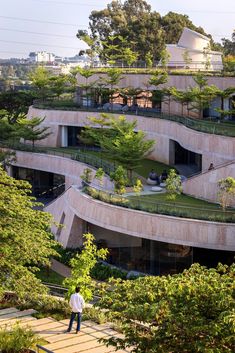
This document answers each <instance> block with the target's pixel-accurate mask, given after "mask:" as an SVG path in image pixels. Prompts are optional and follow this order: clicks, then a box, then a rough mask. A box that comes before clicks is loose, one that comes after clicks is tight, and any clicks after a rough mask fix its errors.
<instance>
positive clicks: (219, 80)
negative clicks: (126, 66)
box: [77, 73, 235, 90]
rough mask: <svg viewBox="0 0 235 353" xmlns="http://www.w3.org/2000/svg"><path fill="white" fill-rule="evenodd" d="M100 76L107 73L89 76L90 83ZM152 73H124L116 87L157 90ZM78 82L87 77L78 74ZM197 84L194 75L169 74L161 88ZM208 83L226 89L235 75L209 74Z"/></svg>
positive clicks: (80, 83) (234, 82) (231, 84)
mask: <svg viewBox="0 0 235 353" xmlns="http://www.w3.org/2000/svg"><path fill="white" fill-rule="evenodd" d="M100 78H107V75H106V74H104V73H97V74H94V75H93V76H91V77H90V78H89V81H88V82H89V84H90V83H95V82H97V81H98V80H99V79H100ZM150 78H151V75H149V74H138V75H137V74H126V73H125V74H124V75H123V76H122V79H121V80H120V82H119V83H118V84H117V85H115V87H114V88H128V87H133V88H142V89H143V90H146V87H148V90H155V89H156V87H155V86H149V83H148V81H149V79H150ZM77 83H78V86H79V85H85V84H86V79H85V78H84V77H82V76H81V75H80V74H77ZM196 85H197V84H196V83H195V81H194V79H193V76H192V75H169V76H168V81H167V83H165V84H163V85H159V87H160V88H163V87H171V86H175V87H177V88H178V89H180V90H186V89H188V88H189V87H194V86H196ZM208 85H215V86H217V87H218V88H219V89H225V88H228V87H234V86H235V77H216V76H208Z"/></svg>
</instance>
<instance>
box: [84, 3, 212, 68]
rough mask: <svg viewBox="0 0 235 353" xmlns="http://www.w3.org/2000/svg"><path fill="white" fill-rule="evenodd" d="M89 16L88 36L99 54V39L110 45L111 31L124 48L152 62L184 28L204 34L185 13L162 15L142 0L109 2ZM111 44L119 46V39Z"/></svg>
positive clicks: (176, 39) (173, 41) (174, 40)
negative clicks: (96, 45) (125, 44)
mask: <svg viewBox="0 0 235 353" xmlns="http://www.w3.org/2000/svg"><path fill="white" fill-rule="evenodd" d="M89 19H90V30H91V35H90V38H91V39H93V40H96V41H97V42H98V43H99V46H100V48H101V51H100V54H101V56H102V46H101V42H102V41H105V42H106V43H108V44H112V41H111V40H110V39H109V36H110V33H112V35H114V36H117V37H118V36H121V37H123V38H124V39H125V40H126V43H127V47H129V48H130V49H131V50H132V51H133V52H136V53H138V55H139V59H140V60H145V59H146V56H147V55H148V56H149V55H151V60H152V61H156V60H159V59H160V52H161V51H162V49H163V48H164V45H165V44H166V43H176V42H177V41H178V39H179V37H180V35H181V33H182V30H183V28H184V27H189V28H191V29H193V30H196V31H198V32H199V33H202V34H206V33H205V32H204V30H203V29H202V28H201V27H196V26H195V25H194V24H193V23H192V21H191V20H190V19H189V18H188V16H186V15H180V14H176V13H174V12H169V13H168V14H167V15H166V16H164V17H161V15H160V14H159V13H158V12H156V11H152V9H151V6H150V5H149V4H148V3H147V2H146V1H144V0H126V1H124V2H121V1H111V2H110V3H109V4H107V7H106V8H105V9H103V10H100V11H92V12H91V15H90V17H89ZM79 32H80V31H79ZM114 44H115V45H118V47H120V48H121V46H122V43H121V41H118V40H116V41H115V43H114ZM149 57H150V56H149Z"/></svg>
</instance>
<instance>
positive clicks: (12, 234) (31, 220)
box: [0, 169, 57, 297]
mask: <svg viewBox="0 0 235 353" xmlns="http://www.w3.org/2000/svg"><path fill="white" fill-rule="evenodd" d="M0 185H1V188H0V249H1V250H0V268H1V272H0V288H2V289H4V290H12V291H15V292H16V293H17V295H18V296H19V297H23V296H26V297H27V296H31V295H34V296H35V297H37V296H38V295H39V294H41V293H46V289H45V287H44V286H43V285H42V284H41V282H40V281H39V280H38V279H37V278H36V277H35V275H34V274H33V272H34V271H36V270H37V267H38V266H40V265H48V264H49V257H50V256H53V255H56V254H57V253H56V251H55V250H54V247H55V245H56V242H55V241H53V240H52V234H51V232H50V227H51V224H52V219H51V216H50V215H49V214H48V213H46V212H42V211H39V210H35V209H33V207H34V206H35V203H34V202H33V201H34V199H33V198H32V197H31V196H30V193H31V186H30V184H29V183H27V182H25V181H18V180H15V179H13V178H11V177H9V176H8V175H7V174H6V173H5V172H4V171H3V170H2V169H0Z"/></svg>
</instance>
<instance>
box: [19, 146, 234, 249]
mask: <svg viewBox="0 0 235 353" xmlns="http://www.w3.org/2000/svg"><path fill="white" fill-rule="evenodd" d="M16 157H17V160H16V162H14V165H17V166H21V167H25V168H31V169H37V170H44V171H48V172H54V173H57V174H62V175H65V178H66V185H67V187H69V188H68V189H67V190H66V191H65V192H64V193H63V194H62V195H61V196H60V197H58V198H57V199H56V200H55V201H53V202H52V203H51V204H49V205H48V206H47V207H46V208H45V209H46V211H49V212H50V213H52V215H53V216H54V218H55V220H56V221H57V222H60V221H61V217H62V214H63V213H64V214H66V217H65V222H64V224H65V226H66V227H65V229H64V230H62V233H61V238H60V241H61V242H62V243H63V244H64V245H66V244H67V243H68V239H69V237H70V234H71V232H72V230H71V227H72V219H73V218H74V216H75V215H76V216H77V217H78V218H79V219H82V220H84V221H87V222H90V223H93V224H95V225H98V226H100V227H103V228H107V229H109V230H113V231H117V232H120V233H123V234H129V235H132V236H136V237H142V238H143V237H144V238H146V239H152V240H159V241H163V242H168V243H172V244H181V245H190V246H196V247H204V248H211V249H220V250H230V251H231V250H233V249H234V250H235V224H234V223H219V222H210V221H205V220H198V219H190V218H183V215H182V214H181V217H175V216H167V215H163V214H157V212H159V210H158V209H157V207H159V205H157V203H155V205H154V207H155V208H156V209H155V211H154V210H153V209H152V210H148V212H145V211H143V210H142V211H141V210H139V209H134V208H139V204H137V205H136V206H133V205H132V206H131V207H132V208H127V207H120V206H118V205H114V204H110V203H108V202H107V200H106V202H103V201H100V200H97V199H94V198H93V197H91V196H89V195H87V194H85V193H83V192H82V191H81V190H80V189H79V188H78V187H77V186H70V185H71V184H76V185H79V184H80V181H81V179H80V177H79V176H80V174H81V173H82V171H83V169H84V166H85V165H84V164H83V163H80V162H77V161H74V160H71V159H69V158H64V157H60V156H53V155H48V154H41V153H28V152H22V151H17V153H16ZM105 187H106V188H111V183H110V181H109V180H108V178H106V179H105ZM124 206H125V205H124ZM152 206H153V205H151V207H152ZM160 206H161V207H162V206H164V205H160ZM142 209H143V207H142ZM201 211H202V212H204V213H206V212H205V210H201ZM150 212H156V213H150ZM233 216H234V213H233Z"/></svg>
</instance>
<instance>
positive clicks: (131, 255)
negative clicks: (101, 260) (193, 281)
mask: <svg viewBox="0 0 235 353" xmlns="http://www.w3.org/2000/svg"><path fill="white" fill-rule="evenodd" d="M88 230H89V231H90V232H91V233H93V234H94V235H95V237H96V241H97V244H98V245H99V246H100V247H107V248H108V249H109V257H108V262H109V263H110V264H113V265H115V266H118V267H121V268H123V269H126V270H128V271H138V272H143V273H149V274H153V275H161V274H169V273H171V274H174V273H178V272H181V271H183V270H184V269H185V268H189V267H190V265H191V264H192V262H193V250H192V248H191V247H189V246H184V245H177V244H169V243H164V242H160V241H155V240H149V239H144V238H137V237H133V236H129V235H126V234H121V233H117V232H113V231H110V230H106V229H103V228H101V227H98V226H95V225H93V224H88Z"/></svg>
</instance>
